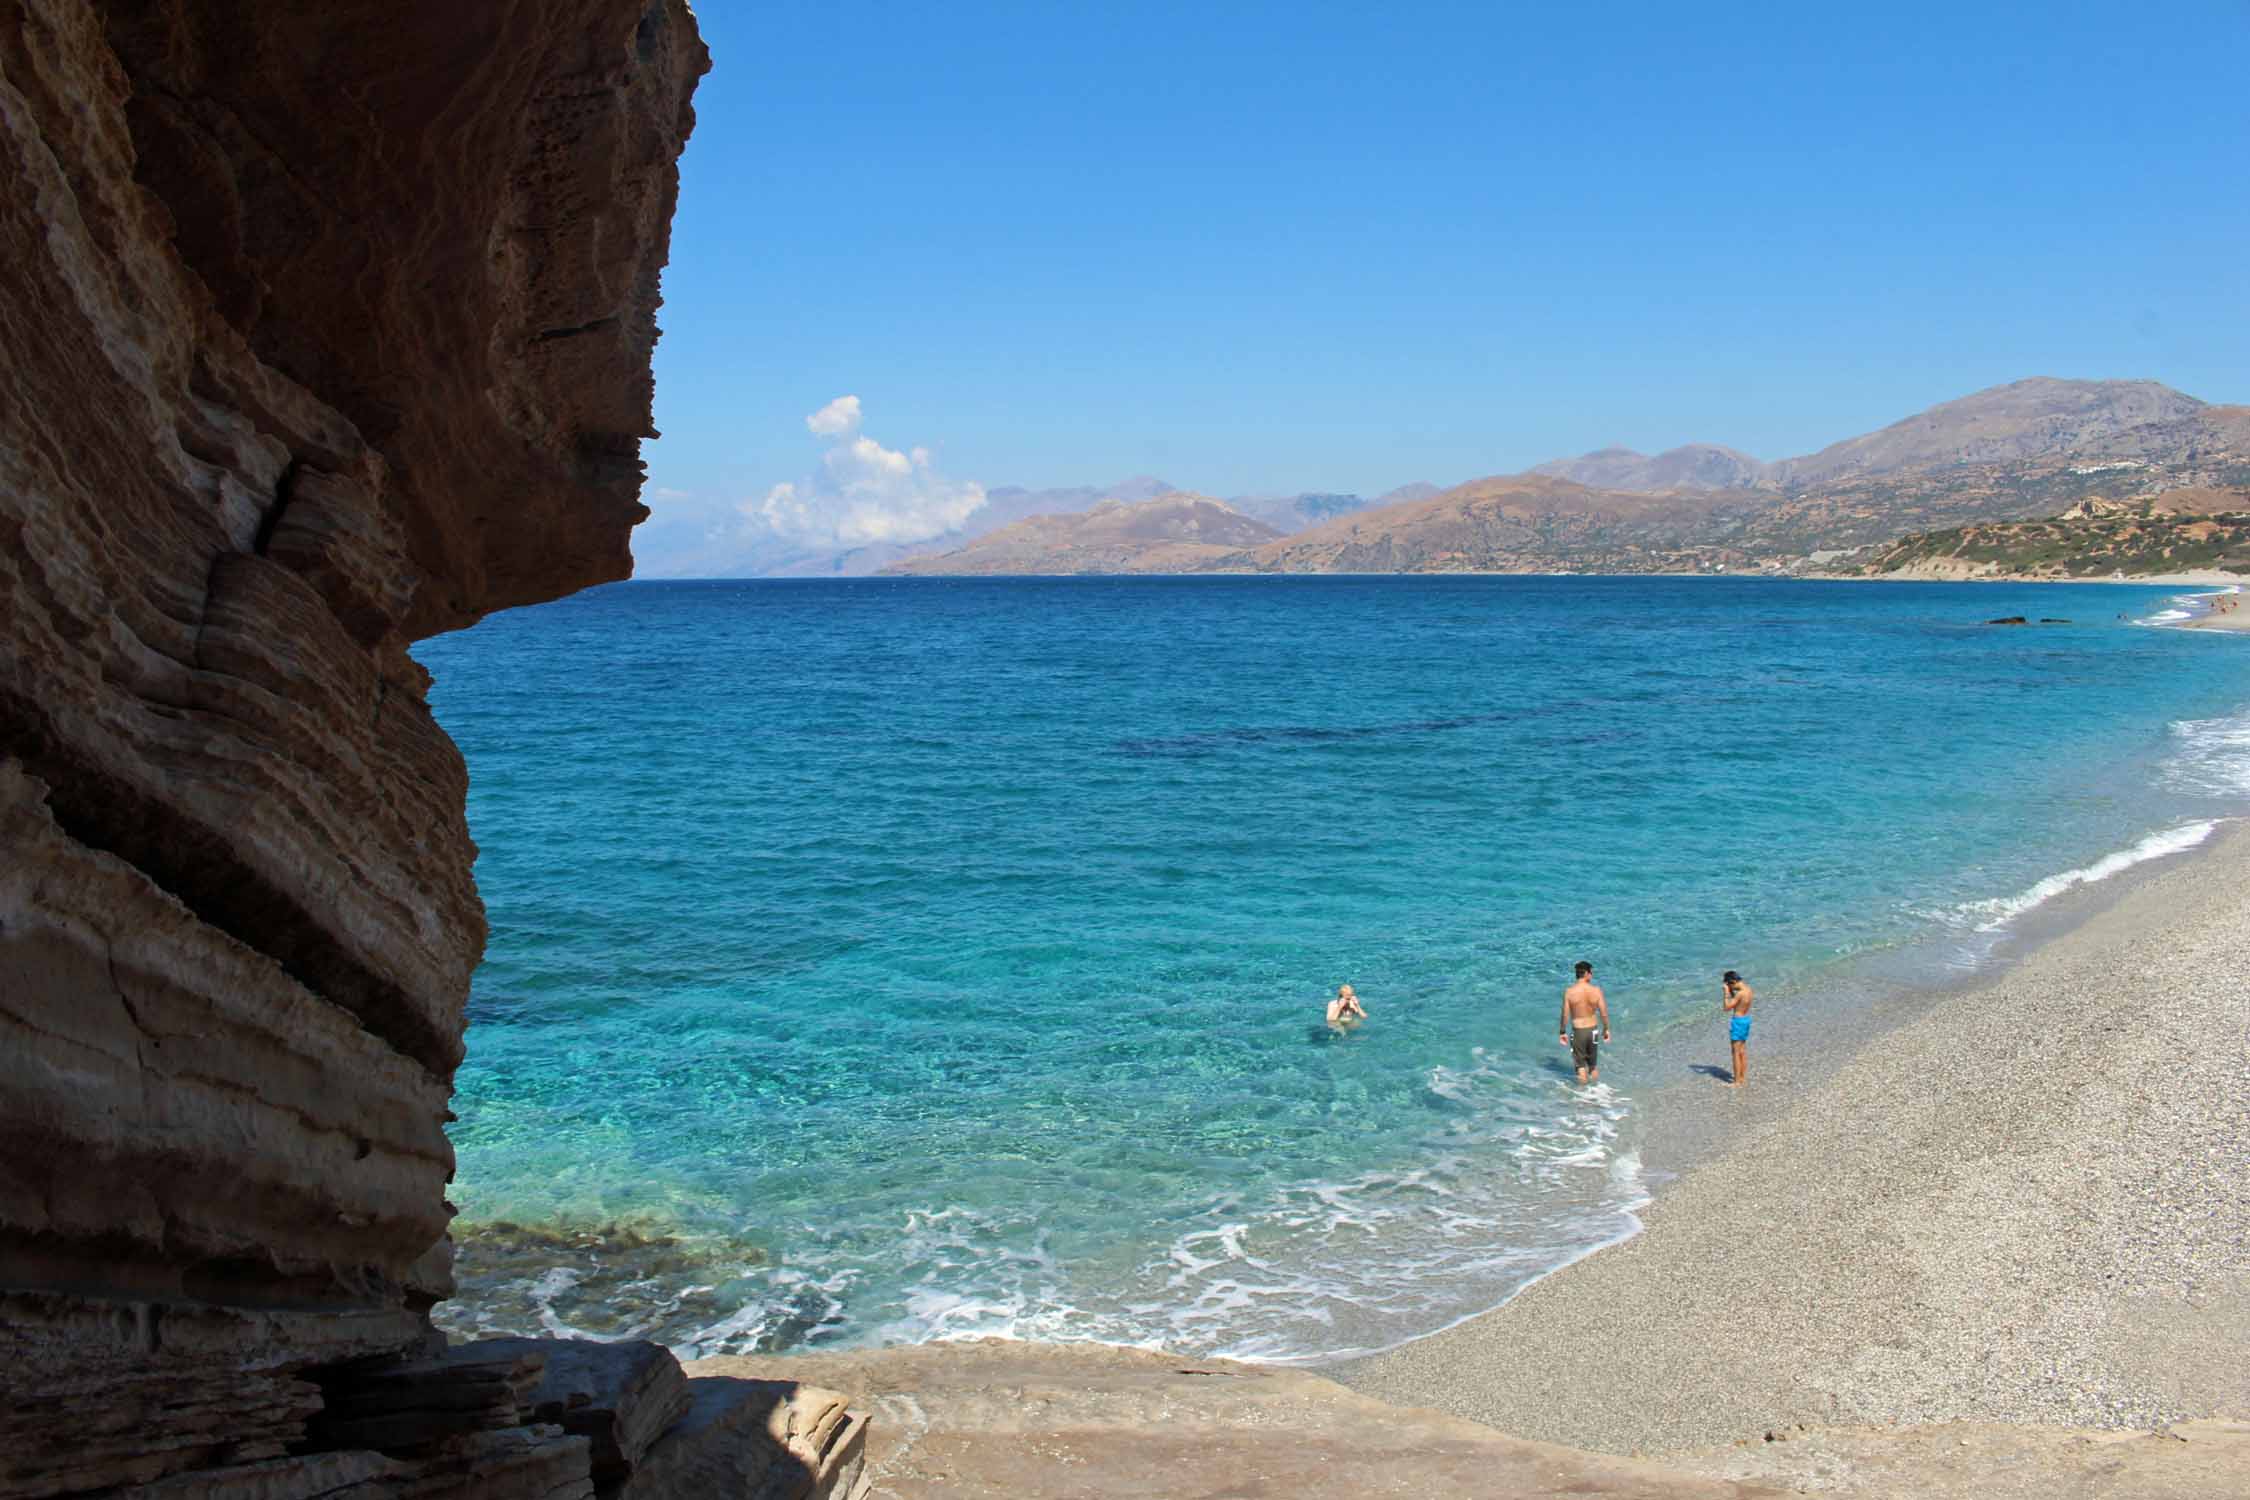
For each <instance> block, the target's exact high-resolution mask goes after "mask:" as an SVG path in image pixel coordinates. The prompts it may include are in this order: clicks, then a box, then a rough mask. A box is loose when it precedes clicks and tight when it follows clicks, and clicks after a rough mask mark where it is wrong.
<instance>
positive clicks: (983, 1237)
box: [546, 1053, 1648, 1363]
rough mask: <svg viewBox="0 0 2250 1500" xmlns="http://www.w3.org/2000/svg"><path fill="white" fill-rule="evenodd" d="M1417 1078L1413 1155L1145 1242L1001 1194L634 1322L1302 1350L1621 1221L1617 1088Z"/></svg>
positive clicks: (1195, 1219) (1626, 1102) (1546, 1262)
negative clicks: (1427, 1117)
mask: <svg viewBox="0 0 2250 1500" xmlns="http://www.w3.org/2000/svg"><path fill="white" fill-rule="evenodd" d="M1427 1077H1428V1086H1429V1088H1430V1091H1431V1093H1432V1094H1433V1095H1435V1096H1437V1097H1439V1098H1442V1099H1444V1100H1446V1101H1447V1108H1446V1110H1445V1111H1444V1113H1443V1114H1442V1115H1441V1116H1440V1117H1439V1123H1438V1124H1436V1125H1435V1126H1434V1127H1433V1131H1432V1133H1431V1135H1430V1136H1429V1137H1428V1138H1427V1139H1425V1141H1424V1142H1423V1147H1424V1154H1423V1155H1422V1156H1421V1157H1420V1158H1419V1159H1418V1160H1417V1161H1415V1162H1414V1163H1412V1164H1403V1163H1402V1164H1401V1165H1399V1166H1396V1167H1392V1168H1388V1169H1384V1170H1373V1171H1366V1172H1361V1173H1356V1174H1353V1175H1351V1176H1348V1177H1342V1178H1338V1179H1335V1180H1311V1181H1300V1182H1296V1183H1289V1184H1284V1185H1279V1186H1276V1187H1274V1188H1271V1189H1268V1190H1265V1191H1264V1192H1262V1193H1220V1194H1214V1195H1213V1196H1212V1198H1211V1199H1210V1201H1209V1202H1208V1203H1207V1204H1205V1205H1204V1206H1203V1208H1202V1209H1200V1210H1199V1211H1198V1212H1196V1213H1195V1214H1193V1215H1191V1216H1190V1217H1189V1218H1188V1219H1187V1220H1186V1221H1185V1222H1183V1223H1181V1224H1180V1225H1179V1226H1178V1230H1177V1232H1176V1233H1175V1234H1174V1235H1173V1237H1172V1238H1171V1239H1170V1241H1169V1242H1168V1243H1164V1244H1162V1245H1160V1246H1157V1247H1155V1248H1153V1249H1151V1250H1149V1251H1146V1252H1141V1251H1125V1250H1123V1249H1122V1242H1121V1244H1120V1246H1119V1247H1118V1248H1116V1249H1115V1251H1114V1252H1113V1253H1110V1254H1105V1253H1104V1251H1103V1249H1102V1247H1100V1246H1098V1245H1097V1246H1094V1247H1092V1248H1089V1246H1088V1245H1087V1244H1086V1243H1083V1242H1080V1243H1074V1244H1072V1245H1071V1246H1070V1247H1069V1251H1068V1253H1067V1254H1065V1255H1057V1254H1056V1253H1055V1252H1054V1250H1053V1249H1052V1248H1051V1246H1050V1243H1049V1233H1048V1230H1047V1229H1046V1227H1045V1226H1043V1225H1042V1224H1040V1223H1039V1221H1038V1218H1037V1215H1036V1213H1035V1211H1033V1210H1030V1209H1027V1208H1025V1207H1023V1206H1021V1205H1014V1204H1009V1205H992V1206H982V1207H969V1206H964V1205H959V1204H950V1205H933V1206H931V1207H928V1208H924V1209H917V1210H914V1211H912V1212H910V1213H907V1214H906V1215H904V1217H903V1220H902V1222H900V1223H899V1224H898V1225H897V1228H896V1230H895V1232H894V1234H893V1235H892V1236H890V1237H888V1238H887V1239H886V1240H885V1241H884V1242H883V1244H882V1246H881V1248H880V1249H879V1250H874V1251H871V1249H870V1245H869V1242H868V1241H867V1240H865V1239H864V1238H860V1237H848V1236H838V1237H823V1236H820V1235H817V1234H808V1235H806V1236H804V1237H803V1238H797V1239H795V1242H794V1243H793V1245H792V1247H791V1249H790V1251H789V1252H788V1254H787V1256H786V1261H787V1264H784V1265H775V1266H761V1267H756V1268H751V1269H749V1270H746V1272H745V1274H744V1276H743V1278H742V1279H741V1280H739V1281H737V1282H734V1283H731V1284H730V1285H729V1286H728V1287H726V1288H724V1289H723V1291H724V1295H723V1296H716V1297H715V1296H714V1289H713V1288H711V1287H709V1286H701V1287H696V1288H689V1289H685V1290H683V1291H682V1292H681V1293H680V1294H679V1295H677V1296H674V1297H670V1298H662V1297H652V1298H651V1299H650V1301H651V1304H652V1306H651V1313H652V1315H654V1316H656V1317H657V1318H658V1319H659V1320H660V1321H662V1322H664V1324H665V1326H666V1327H668V1328H677V1327H679V1326H681V1324H682V1322H684V1321H687V1320H688V1319H689V1318H690V1317H692V1316H693V1315H694V1313H695V1312H696V1310H699V1309H708V1312H706V1313H705V1314H704V1318H703V1320H702V1321H701V1326H696V1327H695V1328H694V1331H693V1332H692V1333H690V1334H688V1335H686V1336H685V1337H680V1338H677V1339H676V1340H675V1341H674V1350H675V1352H676V1353H678V1354H680V1355H681V1356H682V1357H694V1356H704V1355H711V1354H720V1353H747V1352H754V1351H758V1350H764V1349H772V1348H776V1347H782V1346H786V1345H791V1344H802V1343H805V1342H807V1341H812V1342H825V1341H828V1340H831V1339H837V1338H842V1339H847V1340H850V1341H854V1342H857V1341H863V1340H873V1341H875V1342H879V1343H886V1344H889V1343H920V1342H932V1341H941V1340H952V1339H964V1338H1017V1339H1036V1340H1041V1341H1085V1342H1099V1343H1109V1344H1120V1345H1128V1346H1136V1347H1148V1348H1154V1347H1163V1348H1170V1349H1177V1350H1182V1351H1186V1352H1193V1353H1197V1354H1213V1355H1225V1356H1231V1357H1234V1358H1240V1359H1252V1360H1261V1361H1267V1362H1274V1363H1302V1362H1310V1361H1313V1360H1316V1359H1332V1358H1338V1357H1344V1356H1348V1355H1351V1354H1360V1353H1373V1352H1375V1351H1377V1350H1380V1349H1384V1348H1389V1347H1393V1346H1395V1345H1396V1344H1398V1343H1400V1342H1402V1341H1403V1340H1405V1339H1407V1338H1409V1337H1417V1336H1420V1335H1422V1334H1425V1333H1428V1332H1432V1331H1434V1330H1436V1329H1438V1328H1441V1327H1445V1326H1449V1325H1451V1324H1453V1323H1457V1322H1459V1321H1461V1320H1463V1319H1465V1318H1468V1317H1472V1316H1474V1315H1476V1314H1477V1313H1479V1312H1482V1311H1485V1310H1486V1309H1488V1308H1490V1307H1491V1306H1493V1305H1494V1304H1496V1303H1497V1302H1499V1301H1500V1300H1502V1299H1504V1298H1505V1297H1507V1296H1509V1295H1512V1294H1513V1293H1514V1292H1515V1291H1517V1290H1519V1289H1520V1288H1521V1287H1523V1286H1525V1285H1528V1284H1529V1283H1530V1282H1532V1281H1535V1280H1537V1279H1538V1278H1539V1277H1541V1276H1543V1275H1546V1274H1548V1273H1549V1272H1552V1271H1554V1270H1556V1269H1558V1268H1560V1267H1561V1266H1563V1265H1566V1264H1568V1263H1569V1262H1571V1261H1573V1260H1576V1259H1578V1258H1579V1257H1580V1256H1582V1255H1585V1254H1588V1253H1591V1251H1593V1250H1594V1249H1597V1248H1599V1247H1600V1246H1602V1245H1604V1244H1609V1243H1614V1242H1615V1241H1616V1240H1618V1239H1620V1238H1623V1237H1624V1236H1626V1235H1628V1234H1630V1233H1632V1232H1633V1231H1635V1230H1636V1229H1637V1228H1638V1227H1639V1220H1638V1218H1637V1213H1638V1210H1639V1209H1640V1208H1641V1207H1642V1206H1644V1205H1645V1204H1646V1202H1647V1201H1648V1194H1647V1187H1646V1184H1645V1181H1644V1178H1643V1175H1642V1171H1641V1163H1640V1157H1639V1155H1638V1153H1637V1151H1635V1150H1634V1149H1632V1146H1631V1144H1630V1142H1628V1141H1627V1140H1626V1138H1625V1132H1626V1131H1627V1129H1628V1127H1629V1124H1630V1121H1631V1118H1632V1114H1633V1105H1632V1101H1631V1100H1630V1099H1629V1098H1628V1097H1626V1096H1625V1095H1622V1094H1620V1093H1618V1092H1617V1091H1616V1090H1614V1089H1612V1088H1609V1087H1606V1086H1600V1085H1597V1086H1594V1087H1592V1088H1584V1089H1581V1088H1578V1087H1576V1086H1574V1085H1572V1084H1569V1083H1568V1082H1567V1081H1564V1080H1559V1079H1557V1078H1555V1077H1554V1076H1553V1074H1552V1073H1550V1072H1548V1071H1546V1070H1541V1069H1537V1068H1532V1067H1529V1066H1527V1065H1525V1064H1523V1063H1521V1062H1515V1061H1511V1062H1509V1063H1506V1064H1504V1065H1503V1064H1499V1063H1496V1062H1494V1061H1493V1060H1492V1059H1491V1058H1490V1057H1488V1056H1485V1055H1483V1054H1481V1053H1479V1054H1477V1055H1475V1056H1474V1057H1473V1059H1472V1061H1471V1062H1470V1063H1469V1064H1468V1065H1466V1066H1463V1067H1440V1068H1434V1069H1432V1070H1430V1072H1429V1074H1428V1075H1427ZM855 1277H865V1278H866V1280H865V1281H861V1282H858V1283H856V1284H855V1281H854V1278H855ZM869 1283H872V1284H869ZM878 1287H885V1288H888V1289H887V1290H882V1291H880V1292H878V1290H877V1288H878ZM555 1290H556V1291H557V1292H558V1293H560V1292H563V1291H566V1290H567V1288H565V1287H563V1286H561V1285H559V1284H558V1286H557V1288H556V1289H555ZM855 1295H856V1296H857V1297H858V1298H859V1299H860V1301H861V1304H862V1305H859V1306H856V1307H848V1306H847V1304H850V1303H852V1302H853V1300H854V1297H855ZM547 1300H548V1301H550V1302H551V1301H552V1299H547ZM712 1314H719V1315H717V1316H713V1315H712ZM546 1321H547V1326H548V1327H549V1329H550V1331H552V1332H556V1333H562V1334H569V1333H572V1332H574V1331H575V1330H572V1329H570V1328H569V1326H568V1323H567V1320H566V1319H564V1318H562V1317H560V1316H553V1317H549V1318H548V1319H547V1320H546ZM608 1336H610V1337H617V1336H620V1335H618V1334H615V1333H611V1334H609V1335H608Z"/></svg>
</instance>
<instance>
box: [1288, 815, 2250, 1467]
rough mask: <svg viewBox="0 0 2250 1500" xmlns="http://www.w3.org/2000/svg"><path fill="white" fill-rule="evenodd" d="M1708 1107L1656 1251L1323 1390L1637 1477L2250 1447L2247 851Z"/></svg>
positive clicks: (1629, 1249)
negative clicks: (2076, 1434)
mask: <svg viewBox="0 0 2250 1500" xmlns="http://www.w3.org/2000/svg"><path fill="white" fill-rule="evenodd" d="M1787 1003H1788V1002H1787V1000H1786V999H1785V998H1780V997H1777V999H1776V1000H1775V1001H1774V1002H1772V1003H1771V1004H1769V1003H1768V1002H1767V1001H1766V1000H1765V999H1764V998H1763V997H1761V1001H1760V1009H1761V1013H1762V1014H1765V1015H1767V1016H1769V1018H1770V1013H1771V1011H1772V1010H1773V1009H1777V1008H1780V1007H1781V1006H1785V1005H1786V1004H1787ZM1713 1050H1714V1054H1716V1053H1717V1052H1718V1051H1721V1050H1723V1049H1722V1048H1719V1047H1717V1046H1716V1045H1715V1046H1714V1049H1713ZM1705 1092H1706V1093H1707V1096H1708V1097H1707V1098H1705V1099H1701V1100H1698V1099H1696V1098H1694V1097H1692V1096H1691V1097H1690V1098H1689V1099H1687V1100H1686V1101H1684V1102H1681V1103H1675V1104H1674V1105H1672V1106H1671V1107H1672V1108H1674V1109H1702V1110H1708V1111H1709V1113H1710V1114H1711V1115H1712V1116H1714V1117H1716V1118H1717V1120H1719V1121H1720V1122H1721V1128H1722V1129H1725V1130H1727V1131H1728V1138H1727V1140H1726V1142H1725V1144H1724V1145H1723V1147H1722V1148H1721V1149H1720V1151H1719V1152H1718V1154H1717V1155H1716V1156H1715V1157H1714V1158H1713V1159H1711V1160H1710V1161H1708V1162H1706V1163H1705V1164H1703V1165H1701V1166H1698V1167H1696V1168H1695V1169H1693V1170H1692V1171H1690V1172H1689V1173H1688V1174H1687V1175H1685V1176H1684V1177H1683V1178H1682V1179H1681V1180H1679V1181H1678V1182H1676V1183H1674V1184H1672V1185H1670V1186H1669V1187H1666V1188H1664V1189H1662V1190H1660V1192H1659V1194H1658V1196H1657V1200H1656V1202H1655V1204H1654V1205H1653V1206H1652V1207H1651V1208H1650V1209H1649V1210H1648V1211H1647V1212H1646V1214H1645V1220H1646V1226H1647V1227H1646V1229H1645V1231H1644V1232H1643V1233H1641V1234H1639V1235H1637V1236H1635V1237H1634V1238H1632V1239H1630V1240H1628V1241H1626V1242H1624V1243H1623V1244H1620V1245H1617V1246H1614V1247H1612V1248H1610V1249H1608V1250H1604V1251H1602V1252H1600V1253H1598V1254H1596V1255H1594V1256H1591V1257H1589V1258H1588V1259H1586V1260H1584V1261H1581V1262H1579V1263H1578V1264H1576V1265H1574V1266H1571V1267H1570V1268H1568V1269H1566V1270H1565V1271H1563V1272H1561V1273H1559V1274H1557V1275H1555V1276H1552V1277H1550V1278H1548V1279H1547V1280H1545V1281H1542V1282H1540V1283H1538V1284H1536V1285H1534V1286H1533V1287H1531V1288H1530V1289H1528V1290H1527V1291H1525V1292H1524V1293H1523V1294H1521V1295H1520V1296H1518V1297H1517V1298H1516V1299H1515V1300H1514V1301H1512V1302H1510V1303H1509V1304H1507V1305H1506V1306H1504V1307H1502V1308H1499V1309H1498V1310H1496V1311H1494V1312H1492V1313H1488V1314H1486V1315H1485V1316H1483V1317H1481V1318H1477V1319H1474V1320H1472V1321H1471V1322H1468V1323H1465V1324H1462V1325H1461V1326H1459V1327H1457V1328H1454V1329H1451V1330H1448V1331H1447V1332H1445V1333H1441V1334H1438V1335H1436V1336H1434V1337H1431V1338H1428V1339H1423V1340H1421V1341H1419V1342H1416V1343H1413V1344H1409V1345H1407V1346H1405V1347H1403V1348H1401V1349H1398V1350H1395V1351H1392V1352H1390V1353H1388V1354H1384V1355H1380V1356H1377V1357H1375V1358H1372V1359H1367V1360H1361V1361H1355V1362H1353V1363H1350V1364H1346V1365H1340V1366H1337V1367H1334V1368H1332V1369H1327V1370H1323V1371H1322V1373H1323V1374H1327V1375H1330V1376H1332V1377H1334V1378H1336V1379H1338V1380H1341V1381H1343V1382H1344V1383H1345V1384H1347V1385H1350V1386H1353V1387H1355V1388H1356V1389H1359V1390H1361V1391H1364V1392H1366V1393H1367V1394H1369V1395H1372V1396H1377V1397H1380V1398H1382V1399H1384V1400H1387V1401H1392V1402H1396V1403H1400V1404H1403V1405H1417V1406H1432V1407H1436V1408H1438V1409H1440V1410H1443V1411H1446V1412H1450V1413H1453V1414H1455V1415H1458V1416H1463V1417H1468V1418H1471V1419H1473V1420H1476V1421H1480V1422H1485V1423H1489V1424H1490V1425H1492V1426H1494V1427H1497V1428H1499V1429H1501V1430H1502V1431H1504V1432H1510V1433H1516V1434H1520V1435H1522V1436H1525V1437H1531V1438H1539V1439H1544V1440H1547V1441H1552V1442H1560V1443H1567V1444H1571V1445H1573V1446H1577V1447H1585V1448H1592V1449H1597V1450H1601V1451H1606V1452H1611V1453H1620V1454H1652V1455H1653V1454H1665V1453H1675V1452H1680V1451H1683V1450H1688V1449H1694V1448H1701V1447H1707V1446H1711V1445H1715V1444H1721V1443H1730V1442H1734V1441H1737V1440H1740V1439H1744V1438H1755V1437H1761V1436H1762V1435H1763V1434H1764V1433H1766V1432H1767V1431H1769V1430H1773V1431H1779V1430H1781V1429H1784V1428H1789V1427H1794V1426H1796V1425H1797V1424H1805V1425H1812V1426H1824V1427H1834V1426H1880V1425H1884V1424H1889V1423H1927V1422H1943V1421H1952V1420H1973V1421H1986V1422H2018V1423H2041V1424H2054V1425H2068V1426H2076V1427H2088V1428H2112V1429H2124V1428H2147V1427H2153V1426H2158V1425H2162V1424H2164V1423H2167V1422H2172V1421H2177V1420H2180V1419H2183V1418H2191V1417H2202V1416H2236V1417H2250V830H2246V829H2244V828H2242V827H2241V826H2233V827H2229V828H2227V829H2224V830H2222V831H2221V833H2220V835H2219V836H2218V837H2216V838H2215V839H2214V840H2213V841H2212V842H2211V844H2209V845H2207V846H2206V847H2205V849H2204V850H2202V851H2199V852H2198V853H2197V854H2195V855H2193V856H2190V857H2188V858H2185V859H2181V860H2177V861H2172V862H2168V864H2167V865H2166V866H2164V867H2161V868H2159V869H2158V870H2157V871H2156V873H2154V874H2151V875H2149V876H2147V877H2146V878H2144V879H2142V880H2140V881H2139V882H2138V883H2137V884H2135V885H2134V886H2133V887H2132V888H2131V889H2129V890H2127V891H2126V892H2125V893H2124V894H2123V895H2122V897H2120V898H2119V899H2117V900H2116V901H2115V902H2114V903H2113V904H2111V905H2110V906H2109V907H2108V908H2107V909H2106V910H2102V911H2099V912H2096V913H2095V914H2093V915H2092V916H2090V917H2089V918H2088V919H2087V920H2086V921H2084V922H2083V924H2081V925H2080V926H2078V927H2076V928H2075V929H2073V930H2071V931H2069V932H2066V933H2064V934H2063V935H2061V936H2059V937H2056V938H2054V939H2052V940H2051V941H2049V942H2047V943H2046V944H2044V945H2043V946H2041V947H2039V948H2038V949H2037V950H2036V951H2034V952H2033V953H2031V954H2030V955H2029V956H2028V957H2026V958H2024V959H2023V960H2022V961H2021V962H2020V963H2019V964H2017V965H2015V966H2013V967H2012V968H2010V969H2009V970H2007V971H2006V972H2005V973H2004V974H2002V975H2000V976H1999V977H1998V978H1996V979H1994V980H1991V981H1989V982H1987V983H1984V984H1981V985H1979V986H1977V987H1975V988H1969V989H1963V990H1958V991H1952V992H1947V993H1942V994H1937V995H1933V996H1932V997H1931V1000H1930V1008H1929V1011H1928V1013H1927V1014H1925V1015H1922V1016H1919V1017H1917V1018H1916V1019H1914V1020H1912V1021H1910V1022H1908V1023H1906V1024H1905V1025H1903V1026H1901V1027H1899V1028H1898V1029H1896V1030H1892V1031H1889V1032H1887V1033H1885V1034H1883V1035H1882V1036H1881V1037H1880V1038H1879V1039H1878V1040H1876V1041H1875V1042H1873V1043H1872V1044H1870V1045H1868V1046H1867V1047H1865V1048H1864V1049H1863V1050H1862V1051H1860V1052H1859V1053H1858V1055H1856V1056H1853V1057H1851V1058H1849V1059H1848V1060H1846V1061H1845V1062H1843V1064H1842V1065H1841V1066H1840V1067H1835V1068H1832V1069H1828V1070H1824V1071H1816V1070H1813V1069H1808V1068H1802V1067H1795V1068H1793V1067H1791V1066H1789V1063H1788V1060H1787V1059H1785V1058H1779V1057H1776V1058H1772V1059H1764V1058H1761V1056H1760V1054H1759V1050H1758V1046H1757V1043H1756V1041H1755V1040H1754V1041H1753V1043H1752V1047H1751V1083H1750V1086H1749V1087H1748V1088H1747V1089H1745V1090H1743V1091H1741V1092H1740V1093H1736V1092H1735V1091H1732V1090H1729V1089H1726V1088H1723V1087H1719V1086H1717V1085H1712V1086H1710V1087H1709V1088H1708V1089H1707V1090H1706V1091H1705Z"/></svg>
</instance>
